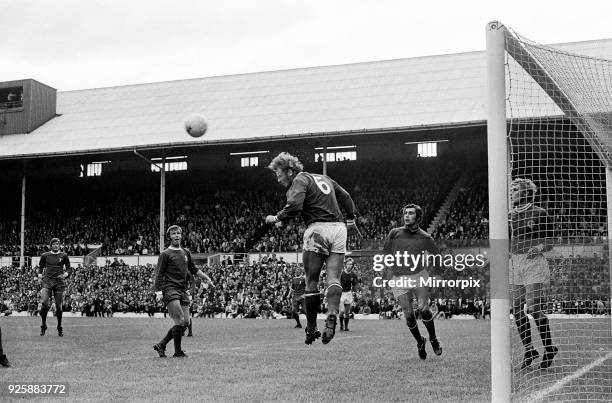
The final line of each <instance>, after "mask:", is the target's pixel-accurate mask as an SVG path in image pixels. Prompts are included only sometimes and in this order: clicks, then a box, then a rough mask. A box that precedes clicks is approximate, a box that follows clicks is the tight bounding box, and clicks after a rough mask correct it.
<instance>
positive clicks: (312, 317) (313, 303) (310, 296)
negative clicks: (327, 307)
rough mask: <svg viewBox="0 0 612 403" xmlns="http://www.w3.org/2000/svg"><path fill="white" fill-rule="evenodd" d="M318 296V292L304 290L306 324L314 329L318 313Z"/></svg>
mask: <svg viewBox="0 0 612 403" xmlns="http://www.w3.org/2000/svg"><path fill="white" fill-rule="evenodd" d="M319 303H320V297H319V293H318V292H316V291H315V292H306V294H305V295H304V308H305V309H306V325H307V326H308V327H309V328H311V329H314V328H316V327H317V313H319Z"/></svg>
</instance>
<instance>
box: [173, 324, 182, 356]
mask: <svg viewBox="0 0 612 403" xmlns="http://www.w3.org/2000/svg"><path fill="white" fill-rule="evenodd" d="M184 330H185V329H184V328H183V326H179V325H174V327H173V328H172V337H173V338H174V353H175V354H176V353H178V352H179V351H182V349H181V339H182V338H183V331H184Z"/></svg>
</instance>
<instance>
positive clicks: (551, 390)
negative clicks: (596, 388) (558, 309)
mask: <svg viewBox="0 0 612 403" xmlns="http://www.w3.org/2000/svg"><path fill="white" fill-rule="evenodd" d="M610 358H612V351H610V352H608V354H606V355H604V356H603V357H599V358H598V359H596V360H595V361H593V362H591V363H590V364H587V365H585V366H583V367H582V368H579V369H578V370H576V372H574V373H573V374H570V375H567V376H565V377H563V378H561V379H559V380H558V381H557V382H555V384H554V385H552V386H550V387H548V388H546V389H544V390H541V391H539V392H536V393H533V394H531V395H530V396H528V397H527V398H526V399H525V401H527V402H530V403H536V402H540V401H541V400H542V399H544V398H545V397H547V396H548V395H550V394H552V393H555V392H557V391H558V390H559V389H561V388H562V387H564V386H565V385H567V384H568V383H570V382H571V381H573V380H574V379H578V378H580V377H581V376H583V375H584V374H586V373H587V372H589V371H590V370H592V369H593V368H595V367H598V366H600V365H601V364H603V363H604V362H606V361H607V360H609V359H610Z"/></svg>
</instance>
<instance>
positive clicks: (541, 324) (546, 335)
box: [535, 315, 552, 349]
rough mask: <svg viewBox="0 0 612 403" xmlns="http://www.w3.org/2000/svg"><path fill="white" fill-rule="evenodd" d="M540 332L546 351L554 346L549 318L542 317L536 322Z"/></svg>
mask: <svg viewBox="0 0 612 403" xmlns="http://www.w3.org/2000/svg"><path fill="white" fill-rule="evenodd" d="M535 322H536V325H538V330H539V331H540V337H541V338H542V344H543V345H544V347H546V349H548V348H549V347H551V346H552V337H551V335H550V325H549V324H548V318H547V317H546V316H544V315H542V316H540V317H539V318H538V319H536V320H535Z"/></svg>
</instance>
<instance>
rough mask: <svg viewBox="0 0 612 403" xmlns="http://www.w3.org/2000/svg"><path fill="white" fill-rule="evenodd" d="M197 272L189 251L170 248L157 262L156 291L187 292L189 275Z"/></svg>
mask: <svg viewBox="0 0 612 403" xmlns="http://www.w3.org/2000/svg"><path fill="white" fill-rule="evenodd" d="M197 272H198V269H197V268H196V267H195V264H194V263H193V260H192V259H191V253H190V252H189V250H187V249H183V248H172V247H170V248H168V249H166V250H165V251H163V252H162V253H161V254H160V255H159V259H158V260H157V270H156V275H155V285H154V287H155V290H161V291H163V290H166V289H170V288H171V289H178V290H187V285H188V284H187V283H188V274H189V273H191V274H196V273H197Z"/></svg>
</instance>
